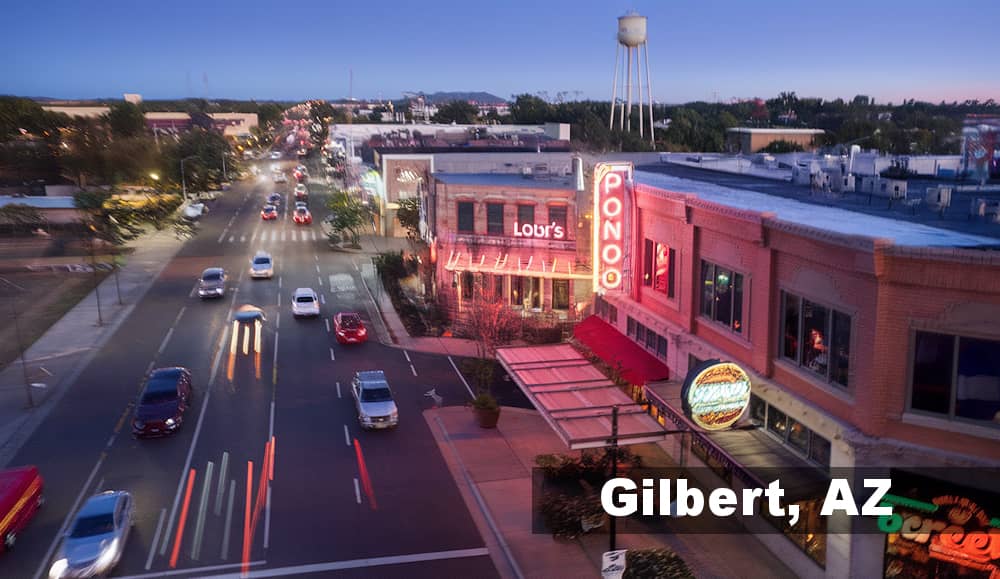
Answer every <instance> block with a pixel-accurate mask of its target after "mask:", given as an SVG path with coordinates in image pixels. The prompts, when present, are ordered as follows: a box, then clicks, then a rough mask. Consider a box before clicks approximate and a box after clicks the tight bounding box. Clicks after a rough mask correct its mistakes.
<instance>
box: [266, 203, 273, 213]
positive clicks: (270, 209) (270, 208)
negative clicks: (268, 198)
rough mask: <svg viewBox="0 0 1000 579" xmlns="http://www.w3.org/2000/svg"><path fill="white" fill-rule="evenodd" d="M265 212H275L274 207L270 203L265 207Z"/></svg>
mask: <svg viewBox="0 0 1000 579" xmlns="http://www.w3.org/2000/svg"><path fill="white" fill-rule="evenodd" d="M264 213H274V207H271V206H270V205H268V206H267V207H265V208H264Z"/></svg>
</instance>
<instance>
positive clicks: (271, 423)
mask: <svg viewBox="0 0 1000 579" xmlns="http://www.w3.org/2000/svg"><path fill="white" fill-rule="evenodd" d="M273 438H274V399H271V420H270V421H269V422H268V426H267V439H268V440H271V439H273Z"/></svg>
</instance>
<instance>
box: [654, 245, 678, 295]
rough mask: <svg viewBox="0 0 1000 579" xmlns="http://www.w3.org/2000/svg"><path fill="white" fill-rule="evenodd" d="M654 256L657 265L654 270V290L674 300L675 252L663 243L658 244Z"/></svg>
mask: <svg viewBox="0 0 1000 579" xmlns="http://www.w3.org/2000/svg"><path fill="white" fill-rule="evenodd" d="M654 255H655V263H654V268H653V289H654V290H656V291H658V292H663V293H665V294H667V297H670V298H672V297H674V295H673V293H674V292H673V286H674V284H673V271H674V267H673V263H674V250H673V249H670V248H669V247H667V246H666V245H664V244H662V243H657V244H656V251H655V254H654Z"/></svg>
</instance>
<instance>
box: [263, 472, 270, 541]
mask: <svg viewBox="0 0 1000 579" xmlns="http://www.w3.org/2000/svg"><path fill="white" fill-rule="evenodd" d="M266 501H267V502H266V503H265V504H264V548H265V549H267V547H268V544H269V543H270V540H271V483H270V482H269V483H267V499H266Z"/></svg>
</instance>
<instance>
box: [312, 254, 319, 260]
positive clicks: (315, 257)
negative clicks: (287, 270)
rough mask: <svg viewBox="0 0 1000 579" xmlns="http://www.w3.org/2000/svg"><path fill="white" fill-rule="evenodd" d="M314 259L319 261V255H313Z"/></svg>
mask: <svg viewBox="0 0 1000 579" xmlns="http://www.w3.org/2000/svg"><path fill="white" fill-rule="evenodd" d="M313 259H315V260H316V261H319V255H317V254H315V253H314V254H313Z"/></svg>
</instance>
